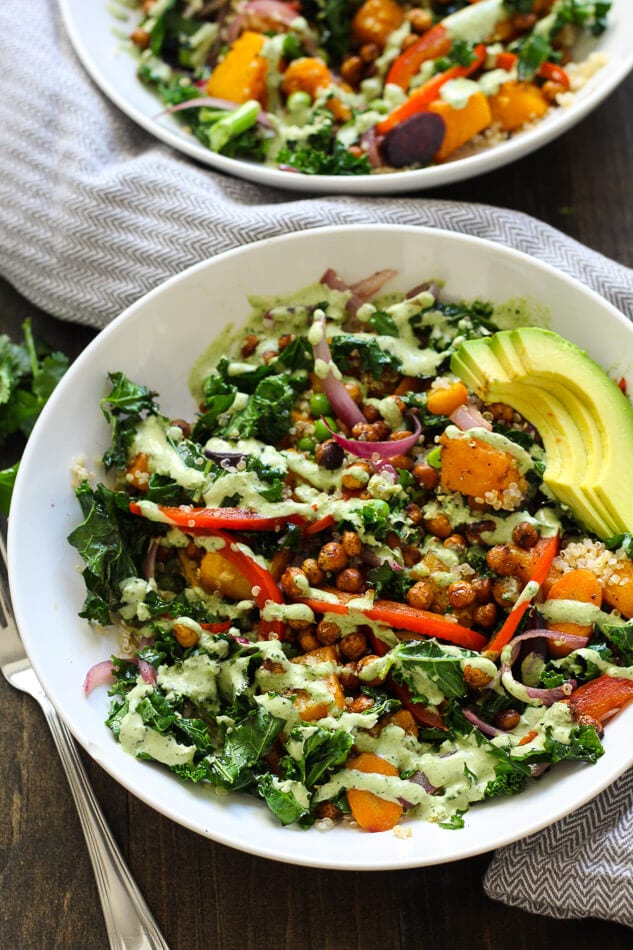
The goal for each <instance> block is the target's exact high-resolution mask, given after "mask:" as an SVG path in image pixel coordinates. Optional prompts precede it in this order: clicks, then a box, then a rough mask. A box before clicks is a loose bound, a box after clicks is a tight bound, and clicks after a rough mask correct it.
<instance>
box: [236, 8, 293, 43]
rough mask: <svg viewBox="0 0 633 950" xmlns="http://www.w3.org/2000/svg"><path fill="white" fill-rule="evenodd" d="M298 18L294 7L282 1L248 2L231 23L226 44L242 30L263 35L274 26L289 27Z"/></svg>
mask: <svg viewBox="0 0 633 950" xmlns="http://www.w3.org/2000/svg"><path fill="white" fill-rule="evenodd" d="M298 16H299V14H298V12H297V8H296V6H295V5H294V4H292V3H284V2H283V0H249V2H248V3H247V4H245V6H244V7H242V9H241V11H240V12H239V13H238V15H237V16H236V17H235V19H233V20H232V21H231V24H230V26H229V29H228V31H227V36H226V39H227V42H228V43H229V44H230V43H233V42H234V41H235V40H236V39H237V38H238V36H239V35H240V33H242V31H243V30H247V29H251V30H255V31H256V32H258V33H263V32H265V31H267V30H270V29H272V28H273V27H275V26H290V25H291V23H293V22H294V21H295V20H296V19H297V17H298Z"/></svg>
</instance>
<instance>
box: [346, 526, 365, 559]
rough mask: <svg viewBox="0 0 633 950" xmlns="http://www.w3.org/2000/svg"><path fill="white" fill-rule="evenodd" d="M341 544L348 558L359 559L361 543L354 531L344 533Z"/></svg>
mask: <svg viewBox="0 0 633 950" xmlns="http://www.w3.org/2000/svg"><path fill="white" fill-rule="evenodd" d="M341 544H342V545H343V550H344V551H345V553H346V554H347V556H348V557H359V556H360V554H361V552H362V550H363V544H362V541H361V539H360V538H359V536H358V535H357V534H356V532H355V531H344V532H343V537H342V538H341Z"/></svg>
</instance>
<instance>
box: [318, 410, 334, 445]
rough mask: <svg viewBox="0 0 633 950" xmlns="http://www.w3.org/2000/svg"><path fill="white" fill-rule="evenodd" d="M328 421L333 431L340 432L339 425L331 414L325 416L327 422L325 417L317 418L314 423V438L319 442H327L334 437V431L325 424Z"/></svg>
mask: <svg viewBox="0 0 633 950" xmlns="http://www.w3.org/2000/svg"><path fill="white" fill-rule="evenodd" d="M326 422H327V424H328V425H329V427H330V429H332V432H338V426H337V424H336V422H335V421H334V419H332V417H331V416H325V422H324V421H323V419H317V421H316V422H315V423H314V438H315V439H316V440H317V441H318V442H325V441H327V439H331V438H332V432H329V431H328V429H327V427H326V425H325V423H326Z"/></svg>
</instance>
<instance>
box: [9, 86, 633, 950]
mask: <svg viewBox="0 0 633 950" xmlns="http://www.w3.org/2000/svg"><path fill="white" fill-rule="evenodd" d="M632 115H633V77H632V78H629V80H628V81H627V82H626V83H624V84H623V85H622V86H621V87H620V89H619V90H618V91H617V92H615V93H614V94H613V95H612V96H611V97H610V98H609V100H608V101H607V102H605V103H604V104H603V106H602V107H601V108H600V109H599V110H598V111H597V112H596V113H594V114H593V115H591V116H590V117H588V118H587V119H585V120H584V122H582V123H581V124H580V125H579V126H578V127H576V128H575V129H574V130H572V131H571V132H569V133H568V134H567V135H565V136H564V137H563V138H561V139H558V140H557V141H556V142H553V143H551V144H550V145H548V146H547V147H546V148H544V149H542V150H541V151H540V152H537V153H536V154H534V155H532V156H530V157H528V158H525V159H523V160H522V161H520V162H517V163H516V164H514V165H511V166H508V167H506V168H504V169H501V170H500V171H497V172H494V173H490V174H488V175H486V176H483V177H481V178H479V179H476V180H474V181H471V182H465V183H462V184H458V185H454V186H452V187H450V188H444V189H441V190H437V191H436V192H434V195H435V196H436V197H442V198H449V199H454V200H461V201H479V202H486V203H489V204H492V205H499V206H505V207H508V208H514V209H516V210H519V211H523V212H526V213H528V214H531V215H533V216H535V217H537V218H540V219H542V220H543V221H546V222H548V223H549V224H552V225H554V226H555V227H557V228H559V229H560V230H561V231H563V232H565V233H566V234H569V235H571V236H572V237H574V238H576V239H578V240H579V241H582V242H583V243H585V244H587V245H589V246H590V247H592V248H595V249H596V250H598V251H601V252H602V253H604V254H606V255H608V256H610V257H613V258H615V259H616V260H618V261H620V262H621V263H624V264H628V265H629V266H633V174H632V169H633V122H631V116H632ZM27 315H31V316H32V317H33V320H34V326H35V329H36V331H37V333H38V334H39V335H41V336H43V337H44V338H46V339H48V341H49V342H50V343H52V344H53V345H55V346H59V347H61V348H63V349H65V350H66V352H68V353H69V354H71V355H75V354H76V353H78V352H79V351H80V350H81V348H82V347H83V346H85V344H86V343H87V342H88V340H89V339H90V337H91V332H90V331H89V330H85V329H83V328H80V327H77V326H72V325H68V324H62V323H60V322H59V321H56V320H53V319H52V318H49V317H46V315H45V314H42V313H41V312H39V311H37V310H36V309H35V308H33V307H32V306H30V305H29V304H27V303H26V302H25V301H24V300H22V298H21V297H20V296H19V295H18V294H17V293H15V291H13V290H12V289H11V288H10V287H8V286H7V285H2V284H0V330H2V331H5V332H10V333H14V332H15V331H16V330H18V329H19V325H20V323H21V321H22V319H23V318H24V317H25V316H27ZM86 762H87V765H88V771H89V774H90V776H91V779H92V782H93V784H94V788H95V791H96V794H97V796H98V798H99V800H100V802H101V804H102V807H103V809H104V812H105V814H106V817H107V819H108V821H109V823H110V825H111V827H112V829H113V832H114V834H115V837H116V838H117V840H118V842H119V844H120V846H121V849H122V851H123V853H124V855H125V856H126V858H127V860H128V861H129V864H130V867H131V869H132V872H133V873H134V875H135V876H136V878H137V880H138V882H139V885H140V887H141V889H142V890H143V892H144V894H145V895H146V897H147V899H148V902H149V904H150V906H151V907H152V909H153V911H154V913H155V916H156V918H157V920H158V921H159V923H160V925H161V927H162V928H163V931H164V933H165V935H166V937H167V939H168V941H169V943H170V945H171V947H172V948H173V950H181V948H182V950H184V948H187V950H211V948H219V950H251V948H252V950H255V948H257V950H260V948H279V950H297V948H299V950H367V948H380V950H414V948H415V950H417V948H420V947H422V946H424V947H426V948H444V947H449V946H450V947H451V948H453V950H497V948H499V950H505V948H507V947H509V946H512V947H513V950H534V947H544V948H549V947H557V948H560V950H571V948H573V950H593V948H594V947H596V946H598V945H601V946H602V947H605V948H609V950H625V948H626V950H630V946H631V934H630V931H629V930H627V929H626V928H624V927H620V926H617V925H615V924H611V923H606V922H601V921H595V920H588V921H582V920H570V921H558V920H552V919H550V918H547V917H540V916H536V915H531V914H527V913H523V912H520V911H516V910H513V909H511V908H508V907H505V906H503V905H501V904H498V903H495V902H493V901H490V900H488V899H487V898H486V897H485V896H484V894H483V892H482V886H481V881H482V876H483V874H484V872H485V869H486V867H487V865H488V863H489V860H490V855H482V856H480V857H477V858H472V859H470V860H466V861H460V862H456V863H453V864H447V865H443V866H440V867H434V868H421V869H417V870H410V871H399V872H391V873H380V874H378V873H367V874H365V873H351V872H334V871H315V870H309V869H305V868H297V867H290V866H287V865H283V864H277V863H274V862H271V861H266V860H263V859H260V858H254V857H251V856H249V855H247V854H242V853H239V852H237V851H232V850H230V849H228V848H225V847H223V846H221V845H216V844H214V843H213V842H211V841H208V840H207V839H204V838H201V837H198V836H197V835H194V834H193V833H191V832H189V831H187V830H185V829H183V828H181V827H180V826H178V825H176V824H174V823H173V822H171V821H169V820H168V819H166V818H163V817H162V816H160V815H158V814H157V813H156V812H154V811H152V810H151V809H149V808H147V807H146V806H145V805H144V804H143V803H141V802H140V801H138V800H137V799H135V798H133V797H132V796H129V795H128V794H127V793H126V792H125V791H124V790H123V789H122V788H121V787H120V786H119V785H117V783H116V782H114V781H113V780H112V779H111V778H110V777H109V776H108V775H106V773H105V772H103V771H102V770H101V769H100V768H99V767H98V766H97V765H95V764H94V763H92V762H91V761H90V760H88V758H87V757H86ZM564 888H565V882H564V881H561V890H564ZM0 895H1V898H0V946H2V947H6V948H19V950H30V948H46V950H48V948H51V950H52V948H71V950H75V948H77V950H83V948H90V950H105V948H106V947H107V938H106V934H105V928H104V925H103V921H102V916H101V911H100V907H99V904H98V898H97V892H96V887H95V884H94V881H93V878H92V872H91V868H90V863H89V860H88V856H87V852H86V849H85V845H84V842H83V839H82V836H81V832H80V829H79V823H78V820H77V817H76V814H75V810H74V806H73V804H72V800H71V798H70V795H69V792H68V789H67V786H66V782H65V779H64V776H63V773H62V769H61V766H60V764H59V762H58V759H57V755H56V753H55V750H54V746H53V743H52V740H51V739H50V737H49V735H48V731H47V729H46V726H45V724H44V721H43V719H42V717H41V714H40V712H39V709H38V708H37V707H36V706H35V704H34V703H33V702H32V701H31V700H30V699H28V698H26V697H24V696H22V695H20V694H17V693H15V692H14V691H12V690H11V689H10V687H9V686H7V685H6V684H5V683H4V681H2V682H0Z"/></svg>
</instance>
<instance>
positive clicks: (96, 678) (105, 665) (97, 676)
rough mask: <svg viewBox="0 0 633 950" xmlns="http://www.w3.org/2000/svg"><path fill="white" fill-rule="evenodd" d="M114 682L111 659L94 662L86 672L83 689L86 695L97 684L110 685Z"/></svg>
mask: <svg viewBox="0 0 633 950" xmlns="http://www.w3.org/2000/svg"><path fill="white" fill-rule="evenodd" d="M113 683H114V664H113V662H112V660H101V662H100V663H95V665H94V666H91V667H90V669H89V670H88V672H87V673H86V678H85V680H84V684H83V690H84V693H85V694H86V696H88V695H89V694H90V693H91V692H92V691H93V689H95V687H97V686H111V685H112V684H113Z"/></svg>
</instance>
